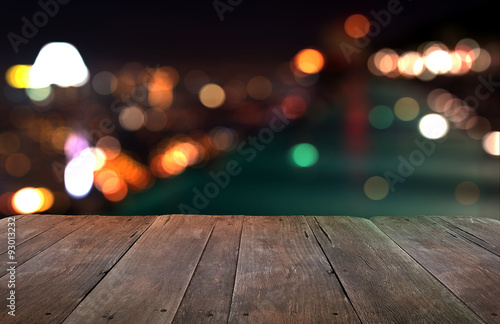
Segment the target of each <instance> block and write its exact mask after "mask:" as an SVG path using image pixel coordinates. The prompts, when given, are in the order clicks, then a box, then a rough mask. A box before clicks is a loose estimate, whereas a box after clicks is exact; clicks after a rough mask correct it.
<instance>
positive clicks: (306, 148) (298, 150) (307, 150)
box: [290, 143, 319, 168]
mask: <svg viewBox="0 0 500 324" xmlns="http://www.w3.org/2000/svg"><path fill="white" fill-rule="evenodd" d="M290 157H291V159H292V162H293V163H294V164H295V165H297V166H299V167H302V168H307V167H310V166H313V165H315V164H316V162H318V157H319V154H318V150H317V149H316V148H315V147H314V146H313V145H311V144H308V143H300V144H297V145H295V146H294V147H292V148H291V150H290Z"/></svg>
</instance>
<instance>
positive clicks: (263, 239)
mask: <svg viewBox="0 0 500 324" xmlns="http://www.w3.org/2000/svg"><path fill="white" fill-rule="evenodd" d="M229 323H273V324H274V323H287V324H290V323H297V324H299V323H300V324H304V323H359V320H358V317H357V315H356V314H355V312H354V310H353V309H352V307H351V305H350V303H349V301H348V300H347V298H346V296H345V295H344V293H343V291H342V288H341V287H340V284H339V282H338V281H337V278H336V277H335V275H334V274H333V271H332V269H331V267H330V264H329V263H328V261H327V260H326V257H325V256H324V254H323V252H322V251H321V249H320V247H319V246H318V244H317V242H316V240H315V238H314V236H313V234H312V232H311V229H310V228H309V226H308V225H307V223H306V221H305V218H304V217H302V216H295V217H278V216H273V217H260V216H259V217H257V216H253V217H245V220H244V225H243V231H242V237H241V244H240V256H239V259H238V268H237V272H236V282H235V287H234V295H233V303H232V306H231V313H230V317H229Z"/></svg>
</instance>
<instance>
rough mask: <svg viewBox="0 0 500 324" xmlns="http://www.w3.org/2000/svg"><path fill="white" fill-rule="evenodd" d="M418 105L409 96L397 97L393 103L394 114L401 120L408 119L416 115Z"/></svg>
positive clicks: (418, 108)
mask: <svg viewBox="0 0 500 324" xmlns="http://www.w3.org/2000/svg"><path fill="white" fill-rule="evenodd" d="M419 110H420V107H419V105H418V102H417V101H416V100H415V99H413V98H410V97H404V98H400V99H398V101H396V103H395V104H394V114H395V115H396V117H398V118H399V119H401V120H403V121H410V120H413V119H415V118H416V117H417V116H418V113H419Z"/></svg>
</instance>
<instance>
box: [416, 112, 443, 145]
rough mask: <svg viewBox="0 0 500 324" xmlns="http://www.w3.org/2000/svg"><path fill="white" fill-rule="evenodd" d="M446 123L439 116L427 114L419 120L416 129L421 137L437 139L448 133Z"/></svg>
mask: <svg viewBox="0 0 500 324" xmlns="http://www.w3.org/2000/svg"><path fill="white" fill-rule="evenodd" d="M448 128H449V126H448V121H447V120H446V118H444V117H443V116H441V115H439V114H428V115H425V116H424V117H422V119H420V123H419V124H418V129H419V131H420V134H422V136H424V137H426V138H429V139H438V138H441V137H443V136H445V135H446V134H447V133H448Z"/></svg>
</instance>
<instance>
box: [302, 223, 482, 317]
mask: <svg viewBox="0 0 500 324" xmlns="http://www.w3.org/2000/svg"><path fill="white" fill-rule="evenodd" d="M308 221H309V224H310V225H311V228H312V229H313V231H314V233H315V235H316V236H317V238H318V241H319V242H320V244H321V245H322V247H323V249H324V251H325V253H326V255H327V256H328V259H329V260H330V262H331V264H332V265H333V268H334V270H335V272H336V274H337V276H338V277H339V279H340V282H341V283H342V285H343V287H344V289H345V291H346V293H347V295H348V297H349V299H350V301H351V302H352V304H353V306H354V308H355V309H356V312H357V314H358V315H359V317H360V319H361V321H362V322H363V323H450V324H452V323H482V321H481V320H480V319H479V318H478V317H477V315H476V314H474V313H473V312H472V311H471V310H470V309H469V308H468V307H466V306H465V305H464V304H463V303H462V302H461V301H460V300H459V299H458V298H456V296H454V295H453V294H452V293H451V292H450V291H449V290H448V289H446V287H444V286H443V285H441V284H440V283H439V282H438V281H437V279H436V278H434V277H433V276H432V275H430V274H429V273H428V272H427V271H426V270H425V269H424V268H422V267H421V266H420V265H419V264H418V263H416V262H415V260H413V259H412V258H411V257H410V256H409V255H407V254H406V253H405V252H404V251H403V250H402V249H401V248H400V247H399V246H397V245H396V244H395V243H394V242H393V241H392V240H391V239H390V238H389V237H387V236H386V235H385V234H384V233H383V232H382V231H380V230H379V229H378V228H377V227H376V226H375V225H374V224H373V223H372V222H370V221H369V220H367V219H363V218H353V217H328V216H322V217H316V218H309V219H308Z"/></svg>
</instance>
